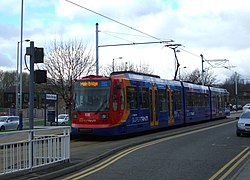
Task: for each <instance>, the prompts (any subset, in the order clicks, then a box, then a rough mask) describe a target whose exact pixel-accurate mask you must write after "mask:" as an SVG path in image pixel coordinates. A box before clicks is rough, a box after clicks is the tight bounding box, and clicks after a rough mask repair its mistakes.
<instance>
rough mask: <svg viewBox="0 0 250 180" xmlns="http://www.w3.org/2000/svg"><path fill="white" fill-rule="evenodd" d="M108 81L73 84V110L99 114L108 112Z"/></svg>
mask: <svg viewBox="0 0 250 180" xmlns="http://www.w3.org/2000/svg"><path fill="white" fill-rule="evenodd" d="M110 85H111V82H110V81H96V80H94V81H92V80H91V81H77V82H75V84H74V97H75V110H76V111H78V112H79V111H80V112H81V111H84V112H99V111H108V110H109V106H110V104H109V97H110Z"/></svg>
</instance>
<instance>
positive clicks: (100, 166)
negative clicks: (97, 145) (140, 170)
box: [64, 121, 235, 180]
mask: <svg viewBox="0 0 250 180" xmlns="http://www.w3.org/2000/svg"><path fill="white" fill-rule="evenodd" d="M234 122H235V121H230V122H227V123H222V124H217V125H214V126H210V127H205V128H202V129H197V130H194V131H190V132H186V133H182V134H177V135H174V136H169V137H164V138H161V139H156V140H153V141H151V142H146V143H143V144H140V145H137V146H134V147H131V148H128V149H125V150H124V151H122V152H120V153H117V154H115V155H113V156H111V157H110V158H108V159H106V160H104V161H102V162H100V163H99V164H97V165H95V166H93V167H90V168H88V169H85V170H83V171H80V172H78V173H75V174H74V175H71V176H68V177H66V178H64V180H69V179H74V180H77V179H81V178H84V177H86V176H89V175H91V174H93V173H95V172H97V171H100V170H102V169H104V168H106V167H107V166H109V165H111V164H113V163H115V162H116V161H118V160H119V159H121V158H123V157H124V156H126V155H128V154H130V153H132V152H134V151H137V150H139V149H141V148H145V147H147V146H151V145H154V144H158V143H161V142H164V141H168V140H172V139H176V138H179V137H183V136H187V135H190V134H194V133H197V132H202V131H206V130H209V129H213V128H216V127H220V126H224V125H227V124H231V123H234Z"/></svg>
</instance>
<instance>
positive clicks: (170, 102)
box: [167, 89, 174, 124]
mask: <svg viewBox="0 0 250 180" xmlns="http://www.w3.org/2000/svg"><path fill="white" fill-rule="evenodd" d="M167 92H168V108H169V110H168V112H169V113H168V117H169V118H168V124H174V107H173V103H174V101H173V90H170V89H168V90H167Z"/></svg>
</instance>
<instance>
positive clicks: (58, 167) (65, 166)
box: [1, 127, 250, 180]
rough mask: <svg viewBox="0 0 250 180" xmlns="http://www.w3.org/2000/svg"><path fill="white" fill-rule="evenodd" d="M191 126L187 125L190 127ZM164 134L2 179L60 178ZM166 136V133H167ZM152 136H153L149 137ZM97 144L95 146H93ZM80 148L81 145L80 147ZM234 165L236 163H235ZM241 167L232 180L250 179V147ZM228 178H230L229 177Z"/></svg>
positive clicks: (119, 143) (91, 149) (89, 148)
mask: <svg viewBox="0 0 250 180" xmlns="http://www.w3.org/2000/svg"><path fill="white" fill-rule="evenodd" d="M188 128H189V127H187V129H188ZM178 129H179V128H177V129H176V130H175V131H173V132H172V134H171V133H168V136H170V135H173V134H176V133H178V131H179V130H178ZM163 136H164V135H163V134H162V135H156V136H154V137H153V138H152V136H148V135H145V136H143V137H142V136H139V137H138V138H131V139H132V140H131V139H129V138H128V139H125V140H124V141H123V140H122V141H120V140H119V141H115V142H113V141H110V143H106V144H105V145H104V144H102V148H98V147H96V146H95V145H91V146H86V147H85V148H84V150H83V149H81V151H82V154H80V156H79V154H78V156H74V153H73V152H71V160H70V162H68V163H58V164H53V165H50V166H45V167H41V168H38V169H35V170H33V171H32V172H29V171H26V172H20V174H15V176H11V175H10V176H6V177H4V178H2V177H1V179H2V180H3V179H16V180H24V179H25V180H26V179H30V180H35V179H44V180H47V179H58V178H57V177H60V176H63V175H65V174H70V173H72V172H75V171H77V170H80V169H82V168H84V167H87V166H89V165H91V164H94V163H96V162H98V161H100V160H102V159H104V158H106V157H108V156H110V155H112V154H114V153H117V152H119V151H121V150H124V149H126V148H129V147H132V146H135V145H138V144H141V143H145V142H149V141H152V140H155V139H160V138H162V137H163ZM165 136H166V135H165ZM149 137H151V138H149ZM93 146H95V148H94V147H93ZM79 148H80V147H79ZM233 166H234V165H233ZM239 167H240V168H239V169H238V170H237V171H236V172H233V173H234V175H233V176H232V177H230V179H232V180H246V179H250V150H249V149H248V151H247V153H246V157H245V159H244V160H242V162H241V163H240V164H239ZM227 179H228V178H227Z"/></svg>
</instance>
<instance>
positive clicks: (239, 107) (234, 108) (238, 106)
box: [233, 104, 242, 110]
mask: <svg viewBox="0 0 250 180" xmlns="http://www.w3.org/2000/svg"><path fill="white" fill-rule="evenodd" d="M233 110H242V105H240V104H238V105H237V108H236V105H233Z"/></svg>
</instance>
